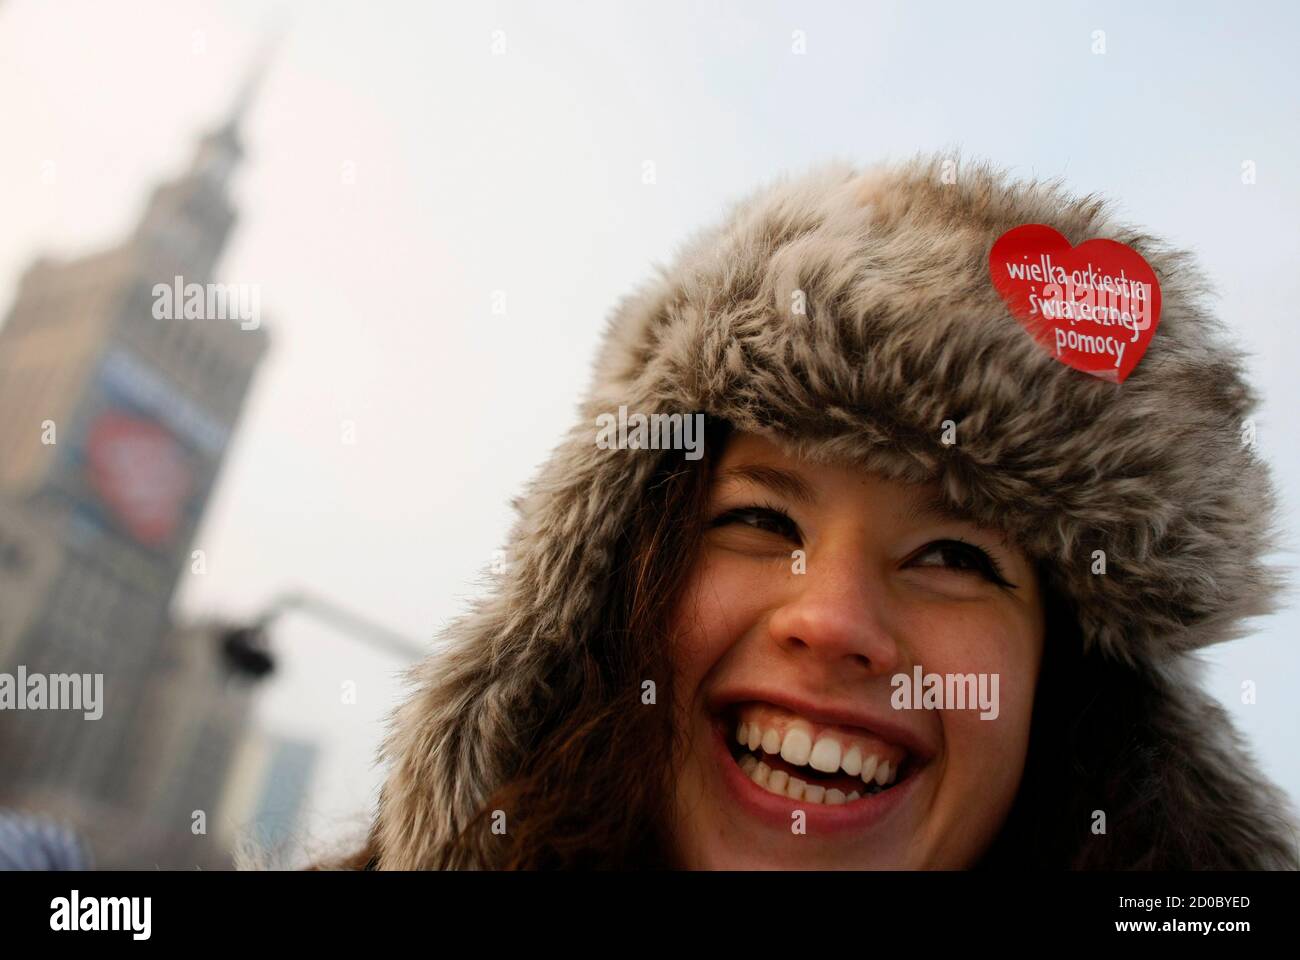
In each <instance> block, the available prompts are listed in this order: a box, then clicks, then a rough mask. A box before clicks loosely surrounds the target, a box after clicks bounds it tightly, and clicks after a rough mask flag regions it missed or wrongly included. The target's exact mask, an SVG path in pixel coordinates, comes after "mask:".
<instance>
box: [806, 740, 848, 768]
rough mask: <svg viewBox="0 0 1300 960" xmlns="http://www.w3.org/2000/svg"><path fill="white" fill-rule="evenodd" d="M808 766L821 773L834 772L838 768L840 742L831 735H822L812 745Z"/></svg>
mask: <svg viewBox="0 0 1300 960" xmlns="http://www.w3.org/2000/svg"><path fill="white" fill-rule="evenodd" d="M808 766H810V767H812V768H813V769H814V770H820V771H821V772H822V773H834V772H835V771H836V770H838V769H839V768H840V742H839V741H838V740H836V739H834V738H832V737H822V738H821V739H820V740H818V741H817V743H815V744H814V745H813V748H812V756H810V757H809V758H808Z"/></svg>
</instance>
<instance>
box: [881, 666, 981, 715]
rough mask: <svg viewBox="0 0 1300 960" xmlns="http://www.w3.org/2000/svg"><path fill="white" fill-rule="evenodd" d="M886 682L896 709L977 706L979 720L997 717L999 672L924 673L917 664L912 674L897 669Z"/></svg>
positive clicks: (891, 702) (965, 707)
mask: <svg viewBox="0 0 1300 960" xmlns="http://www.w3.org/2000/svg"><path fill="white" fill-rule="evenodd" d="M889 685H890V686H891V687H893V688H894V692H893V694H892V695H891V696H890V698H889V703H890V705H891V706H892V707H893V708H894V709H895V710H976V709H978V710H979V711H980V719H981V720H996V719H997V717H998V712H999V707H998V674H996V673H942V674H940V673H927V674H925V675H924V676H922V674H921V667H920V665H919V664H918V665H917V666H915V667H913V668H912V675H911V676H908V675H907V674H905V673H896V674H894V676H893V677H891V678H890V681H889Z"/></svg>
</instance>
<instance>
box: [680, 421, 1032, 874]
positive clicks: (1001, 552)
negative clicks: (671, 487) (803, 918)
mask: <svg viewBox="0 0 1300 960" xmlns="http://www.w3.org/2000/svg"><path fill="white" fill-rule="evenodd" d="M935 492H936V488H932V487H920V486H913V485H908V484H903V483H897V482H894V481H889V480H886V479H883V478H881V477H879V476H877V475H875V474H870V473H867V472H865V471H863V470H860V469H856V468H852V467H843V466H824V465H814V464H810V463H805V462H803V461H799V460H795V459H793V458H791V457H790V456H788V455H786V454H784V453H783V452H782V451H781V450H780V449H779V448H778V447H777V446H775V445H774V444H772V443H770V442H769V441H767V440H764V439H763V438H760V437H758V436H755V435H751V434H738V435H735V436H733V437H732V438H731V441H730V442H729V444H728V446H727V449H726V450H725V452H724V454H723V456H722V458H721V460H720V462H719V464H718V468H717V470H716V471H715V475H714V480H713V486H712V489H711V491H710V495H709V497H710V501H709V507H708V514H707V518H708V524H707V529H706V531H705V534H704V539H703V542H702V544H701V548H700V552H699V554H698V556H697V557H696V558H695V562H694V565H693V568H692V571H691V573H690V575H689V578H688V583H687V587H686V590H685V593H684V596H683V599H682V602H681V604H680V605H679V607H678V609H677V615H676V619H675V622H674V628H675V629H674V636H675V640H674V647H673V657H674V663H675V665H676V669H677V674H676V680H675V683H676V685H677V686H676V695H677V696H676V703H677V705H678V711H677V714H676V716H675V718H674V719H675V723H676V724H677V730H678V732H679V733H680V734H681V736H680V737H679V738H678V739H679V740H680V741H681V748H682V749H683V750H684V755H679V756H678V757H677V762H676V764H675V767H674V769H675V771H676V773H677V780H676V785H675V796H674V805H675V812H676V826H675V837H674V839H675V846H676V851H675V852H676V855H677V858H678V860H679V862H680V865H681V866H683V867H686V868H689V869H762V868H781V869H790V868H817V869H836V868H848V869H859V868H873V867H879V868H895V869H934V868H948V869H960V868H966V867H970V866H972V865H974V863H975V862H976V861H977V860H978V858H979V857H980V855H981V854H982V852H983V851H984V850H985V849H986V848H987V847H988V845H989V844H990V842H991V841H992V839H993V837H994V836H995V835H996V833H997V831H998V829H999V828H1000V826H1001V825H1002V822H1003V820H1004V819H1005V817H1006V815H1007V812H1008V810H1009V809H1010V806H1011V803H1012V801H1013V799H1014V797H1015V793H1016V790H1017V788H1018V786H1019V782H1020V777H1021V772H1022V770H1023V767H1024V759H1025V751H1026V747H1027V743H1028V738H1029V720H1030V713H1031V708H1032V706H1033V696H1034V686H1035V683H1036V680H1037V677H1038V670H1039V664H1040V659H1041V653H1042V643H1043V629H1044V616H1043V604H1042V598H1041V596H1040V593H1039V585H1038V583H1037V581H1036V578H1035V573H1034V569H1033V567H1032V565H1031V564H1030V563H1029V562H1028V561H1027V559H1026V558H1025V557H1024V556H1023V555H1022V554H1021V553H1020V551H1018V550H1017V549H1015V548H1014V547H1012V546H1010V545H1009V544H1008V543H1007V542H1005V541H1004V539H1003V537H1002V535H1001V534H1000V533H998V532H997V531H993V530H989V529H985V528H981V527H978V526H975V525H974V524H972V523H970V522H968V521H965V520H962V519H957V518H952V517H947V516H944V515H943V513H942V512H940V511H941V508H937V507H936V506H935V505H934V503H932V502H931V497H932V495H933V494H934V493H935ZM999 577H1000V578H1002V579H1003V580H1005V581H1008V582H1009V583H1010V584H1014V586H1004V585H1002V584H1001V583H999ZM918 671H919V676H920V677H921V680H920V682H919V683H918V682H917V681H916V680H915V674H916V672H918ZM931 675H937V677H938V679H939V683H938V684H936V682H935V677H933V676H931ZM895 677H900V680H898V681H894V678H895ZM959 687H960V693H962V694H963V695H965V696H966V697H967V699H966V701H965V707H966V708H965V709H960V708H959V706H960V705H961V703H960V701H958V700H957V699H956V695H957V694H958V692H959V689H958V688H959ZM904 688H905V690H906V692H907V693H908V694H911V693H913V692H914V691H915V690H916V689H917V688H919V690H920V692H921V694H922V696H921V697H919V698H913V700H912V702H910V703H909V702H907V701H905V700H904V699H903V693H904ZM927 691H928V692H929V697H928V699H927V696H926V693H927ZM981 692H982V693H983V694H984V696H983V701H982V703H981V702H980V696H979V695H980V693H981ZM927 704H928V705H929V706H931V707H939V708H940V709H922V708H921V707H923V706H925V705H927ZM982 715H983V718H982ZM738 734H740V735H743V736H744V738H745V742H744V744H743V745H742V744H741V743H740V742H738Z"/></svg>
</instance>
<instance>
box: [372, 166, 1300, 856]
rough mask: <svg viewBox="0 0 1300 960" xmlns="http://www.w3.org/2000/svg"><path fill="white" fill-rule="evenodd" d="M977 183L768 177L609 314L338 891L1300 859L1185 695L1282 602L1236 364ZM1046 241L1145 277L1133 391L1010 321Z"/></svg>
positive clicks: (1279, 805) (1292, 831) (1023, 190)
mask: <svg viewBox="0 0 1300 960" xmlns="http://www.w3.org/2000/svg"><path fill="white" fill-rule="evenodd" d="M952 169H953V168H952V167H951V166H950V165H949V166H945V165H944V161H943V160H942V158H936V159H934V160H929V161H916V162H913V163H911V164H908V165H905V166H901V167H898V168H893V169H887V170H878V171H872V172H868V173H863V172H861V171H858V170H856V169H854V168H852V167H850V166H848V165H846V164H842V163H832V164H828V165H825V166H822V167H820V168H818V169H815V170H813V171H811V172H810V173H808V174H806V175H804V176H802V177H799V178H794V179H782V180H779V181H777V182H775V183H773V184H771V185H769V186H767V187H765V188H763V189H762V190H759V191H757V192H756V193H755V194H753V195H752V196H751V197H749V198H748V199H746V200H744V201H743V202H740V203H737V204H735V205H734V206H733V207H731V208H730V210H729V211H728V213H727V216H726V218H725V219H724V221H723V222H722V223H721V224H719V225H718V226H716V227H714V228H712V229H710V230H706V231H701V232H700V233H698V234H697V235H696V236H694V237H693V238H691V240H690V242H689V243H688V244H687V245H686V246H685V247H684V248H683V249H682V250H681V251H680V253H679V255H678V257H677V260H676V262H675V263H674V264H673V265H672V266H671V267H670V268H667V269H665V268H659V271H658V276H657V277H656V278H655V279H654V280H652V281H651V282H650V283H648V284H646V285H645V286H643V287H642V288H641V289H640V290H639V291H637V292H636V293H635V294H634V295H632V296H631V297H628V298H627V299H625V300H624V301H622V302H621V303H620V304H619V306H618V308H617V309H616V311H615V312H614V315H613V316H612V318H611V321H610V324H609V327H608V330H607V332H606V338H605V342H604V345H603V348H602V351H601V354H600V356H599V358H598V361H597V366H596V377H595V380H594V383H593V385H592V388H591V390H590V392H589V395H588V397H587V400H586V402H585V406H584V408H583V413H582V416H581V418H580V420H579V423H578V424H577V425H576V426H575V427H574V428H573V429H572V430H571V431H570V433H569V434H568V435H567V437H566V439H565V441H564V442H563V444H562V445H561V446H560V447H559V449H557V451H556V452H555V454H554V455H553V456H552V458H551V460H550V462H549V463H548V464H547V465H546V466H545V468H544V469H543V470H542V472H541V474H540V475H539V477H538V478H537V479H536V480H535V481H534V483H533V484H532V486H531V487H530V489H529V491H528V492H527V494H526V496H524V497H522V498H520V499H519V500H517V501H516V507H517V509H518V511H519V519H518V521H517V523H516V525H515V527H514V529H513V531H512V534H511V537H510V541H509V544H508V549H507V551H506V563H505V565H504V568H503V570H502V572H501V575H500V579H499V583H498V587H497V590H496V592H495V594H494V595H492V596H491V597H490V598H489V599H486V600H484V601H482V602H480V603H479V604H478V605H477V606H476V608H475V609H474V610H472V611H471V612H470V613H469V614H468V615H466V616H464V617H463V618H462V619H460V620H459V621H457V622H456V623H455V624H454V625H453V626H452V627H450V628H449V630H448V632H447V635H446V638H445V639H446V641H447V642H446V643H445V644H440V649H439V652H438V653H437V654H435V655H433V656H431V657H430V658H429V659H428V660H427V661H426V662H425V663H423V664H421V665H420V666H419V667H418V668H417V669H416V670H415V671H414V673H413V675H412V681H413V685H414V689H413V692H412V693H411V695H410V698H409V699H408V700H407V701H406V703H405V704H404V705H403V706H402V707H401V708H400V709H399V711H398V712H397V713H396V715H395V718H394V725H393V728H392V731H391V734H390V736H389V738H388V740H387V743H386V747H385V756H386V759H387V760H388V761H389V763H390V772H389V775H388V779H387V781H386V783H385V785H384V788H383V791H382V795H381V799H380V803H379V808H378V812H377V816H376V818H375V821H374V824H373V828H372V830H371V832H370V836H369V839H368V842H367V844H366V846H365V849H364V850H361V851H359V852H358V853H357V854H356V855H355V856H354V857H352V858H350V859H349V861H348V865H351V866H358V867H369V868H463V867H492V868H499V867H520V868H555V867H579V868H584V867H670V868H672V867H676V868H692V869H693V868H731V867H738V868H765V867H775V868H803V867H816V868H862V867H883V868H939V869H967V868H996V867H1018V868H1023V867H1026V866H1037V867H1045V868H1109V869H1114V868H1160V869H1197V868H1241V869H1253V868H1289V869H1294V868H1296V866H1297V839H1296V837H1297V835H1296V828H1295V825H1294V821H1293V819H1292V817H1291V814H1290V811H1289V810H1288V808H1287V804H1286V801H1285V799H1284V797H1283V796H1282V795H1281V793H1280V792H1279V791H1278V790H1277V789H1276V788H1275V787H1274V786H1273V785H1271V784H1270V783H1268V782H1267V781H1266V780H1265V779H1264V778H1263V777H1262V776H1261V775H1260V773H1259V772H1258V770H1257V768H1256V766H1255V763H1254V762H1253V760H1252V759H1251V757H1250V754H1249V752H1248V751H1247V749H1246V748H1245V746H1244V744H1243V743H1242V742H1241V740H1240V739H1239V738H1238V737H1237V735H1236V734H1235V732H1234V731H1233V729H1232V726H1231V724H1230V722H1229V719H1228V717H1227V716H1226V715H1225V713H1224V712H1223V710H1222V709H1220V708H1219V707H1218V706H1217V705H1216V704H1215V703H1214V702H1213V701H1212V700H1211V699H1210V698H1209V697H1207V696H1206V695H1205V694H1204V693H1203V692H1202V691H1201V689H1200V687H1199V685H1198V682H1197V679H1196V676H1197V671H1196V665H1197V664H1196V660H1195V659H1194V652H1195V651H1197V650H1199V649H1201V648H1203V647H1205V646H1207V645H1209V644H1213V643H1217V642H1221V641H1224V640H1228V639H1232V638H1235V637H1237V636H1239V635H1241V633H1242V632H1243V626H1242V621H1243V619H1244V618H1247V617H1249V616H1253V615H1257V614H1260V613H1263V612H1267V611H1269V610H1271V609H1273V603H1274V600H1273V597H1274V595H1275V593H1276V592H1277V590H1278V588H1279V585H1280V581H1279V578H1278V577H1277V575H1276V574H1275V573H1274V572H1273V571H1272V570H1270V569H1269V568H1268V567H1266V566H1265V565H1264V563H1263V559H1262V558H1263V556H1264V555H1265V554H1266V553H1267V552H1268V551H1269V550H1270V549H1271V548H1272V546H1273V539H1272V538H1273V532H1272V530H1273V528H1272V523H1273V510H1274V495H1273V491H1272V487H1271V483H1270V480H1269V477H1268V474H1267V470H1266V467H1265V465H1264V463H1263V462H1262V461H1261V460H1260V459H1259V458H1258V457H1257V456H1256V455H1255V453H1254V451H1253V450H1252V449H1251V448H1250V446H1249V445H1248V444H1244V443H1243V442H1242V437H1243V430H1244V429H1246V427H1247V425H1248V424H1249V418H1250V415H1251V413H1252V411H1253V409H1254V407H1255V405H1256V402H1257V398H1256V396H1255V394H1254V392H1253V390H1252V388H1251V387H1250V386H1249V384H1248V383H1247V382H1246V381H1245V379H1244V374H1243V369H1244V365H1243V361H1242V358H1241V356H1240V354H1239V351H1238V350H1237V349H1236V348H1235V347H1234V346H1233V345H1232V343H1231V341H1230V340H1229V338H1228V336H1227V335H1226V334H1225V332H1224V331H1223V330H1222V329H1221V328H1220V326H1219V324H1218V323H1217V322H1216V320H1215V319H1214V318H1213V317H1212V316H1211V315H1210V314H1208V313H1207V312H1206V309H1205V307H1204V305H1203V303H1202V299H1201V298H1202V296H1203V290H1204V284H1203V283H1202V282H1201V280H1200V274H1199V272H1198V269H1197V267H1196V266H1195V264H1194V263H1193V262H1192V261H1191V260H1190V259H1189V257H1188V256H1187V255H1186V254H1183V253H1180V252H1178V251H1175V250H1171V249H1169V248H1167V247H1166V246H1164V245H1163V244H1161V243H1160V242H1158V241H1157V240H1155V239H1153V238H1151V237H1150V236H1148V235H1146V234H1144V233H1141V232H1138V231H1136V230H1133V229H1131V228H1129V227H1126V226H1124V225H1122V224H1118V223H1116V222H1114V221H1113V220H1112V219H1111V218H1110V216H1109V214H1108V212H1107V209H1106V207H1105V205H1104V204H1102V203H1100V202H1098V201H1096V200H1093V199H1083V200H1079V199H1072V198H1070V197H1068V196H1066V195H1065V194H1064V193H1063V192H1062V191H1061V190H1060V189H1059V188H1058V187H1056V186H1052V185H1046V186H1045V185H1043V184H1035V183H1028V184H1026V183H1015V182H1011V181H1009V180H1008V179H1007V178H1006V177H1005V176H1003V175H1001V174H999V173H997V172H995V171H992V170H990V169H987V168H974V169H971V168H962V169H958V170H956V176H955V178H954V177H953V176H943V175H942V174H944V173H947V172H950V171H951V170H952ZM1023 224H1048V225H1050V226H1052V227H1054V228H1055V229H1056V230H1058V231H1060V232H1061V233H1063V234H1064V235H1065V236H1066V237H1067V238H1068V239H1069V241H1070V242H1071V243H1073V244H1079V243H1081V242H1083V241H1085V240H1088V239H1092V238H1099V237H1104V238H1108V239H1111V240H1115V241H1118V242H1120V243H1123V244H1126V245H1127V246H1129V247H1130V248H1132V249H1133V250H1135V251H1136V252H1137V253H1138V254H1140V255H1141V256H1142V257H1143V258H1144V259H1145V260H1146V261H1147V262H1148V263H1149V264H1150V265H1151V267H1152V268H1153V269H1154V271H1155V274H1156V276H1157V277H1158V279H1159V284H1160V289H1161V293H1162V296H1163V310H1162V314H1161V318H1160V321H1159V327H1158V332H1157V333H1156V334H1154V336H1153V338H1152V339H1151V341H1150V345H1149V349H1148V350H1147V353H1146V354H1145V356H1143V358H1142V359H1141V361H1140V363H1138V365H1137V366H1136V368H1135V369H1133V371H1132V373H1131V375H1130V376H1129V377H1128V378H1127V379H1125V380H1124V381H1123V382H1122V383H1116V382H1106V381H1104V380H1102V379H1099V378H1098V377H1095V376H1090V375H1089V374H1087V373H1084V372H1081V371H1080V370H1077V369H1071V368H1070V367H1068V366H1065V365H1064V364H1062V363H1061V362H1059V361H1058V360H1057V359H1056V358H1055V357H1054V356H1052V355H1051V353H1050V352H1049V351H1047V350H1044V349H1043V348H1042V346H1040V344H1039V343H1036V342H1035V341H1034V339H1033V338H1032V337H1031V336H1029V335H1028V334H1027V333H1026V331H1025V329H1024V328H1022V326H1021V325H1020V324H1019V323H1017V322H1016V319H1015V318H1014V317H1013V316H1012V315H1011V314H1010V313H1009V312H1008V307H1007V306H1006V304H1005V303H1004V301H1003V300H1002V299H1001V298H1000V297H999V295H998V292H997V290H995V289H994V287H993V285H992V283H991V282H990V276H989V261H988V256H989V251H990V249H991V247H992V245H993V243H994V241H995V240H997V239H998V237H999V236H1001V235H1003V234H1004V233H1006V232H1007V231H1009V230H1011V229H1012V228H1015V227H1017V226H1020V225H1023ZM701 414H702V416H701V417H699V419H696V416H695V415H701ZM656 415H657V416H656ZM615 421H617V423H618V426H617V429H615V428H614V426H613V424H614V423H615ZM701 421H702V423H703V425H704V429H703V435H702V436H694V437H693V436H692V432H691V431H692V427H693V426H694V425H696V424H698V423H700V422H701ZM665 447H671V448H673V449H664V448H665Z"/></svg>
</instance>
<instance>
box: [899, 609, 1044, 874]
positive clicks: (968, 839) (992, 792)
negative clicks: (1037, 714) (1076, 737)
mask: <svg viewBox="0 0 1300 960" xmlns="http://www.w3.org/2000/svg"><path fill="white" fill-rule="evenodd" d="M926 636H927V640H928V641H929V642H926V643H918V644H917V648H916V649H914V653H915V655H916V662H917V663H919V664H920V666H921V667H922V669H923V672H924V673H926V674H929V673H936V674H939V675H940V676H942V677H945V678H946V677H947V676H949V675H961V676H966V675H968V674H974V675H975V678H976V681H977V682H976V692H977V694H978V695H979V696H978V698H977V699H981V700H982V702H981V703H976V704H974V705H971V704H969V703H968V704H967V707H968V708H967V709H961V710H958V709H952V708H951V706H950V705H947V704H945V706H946V707H948V709H944V710H943V711H942V712H941V713H940V721H941V723H942V726H943V751H944V756H943V778H942V782H941V783H940V785H939V788H938V792H937V795H936V802H937V806H936V814H937V816H938V823H936V824H935V826H936V827H938V828H939V829H938V832H939V834H940V837H939V838H936V839H937V840H938V842H937V843H936V850H935V851H934V856H935V859H936V860H937V861H938V862H937V863H935V864H934V865H936V866H939V865H942V866H945V867H958V868H961V867H966V866H969V865H970V864H971V863H973V862H974V861H975V860H976V859H978V857H979V856H980V855H981V854H982V852H983V851H984V850H985V849H987V847H988V845H989V844H990V843H991V842H992V840H993V838H994V837H995V836H996V835H997V832H998V830H999V829H1001V826H1002V824H1003V822H1004V821H1005V818H1006V815H1007V813H1008V812H1009V811H1010V809H1011V805H1012V803H1013V802H1014V800H1015V795H1016V791H1017V789H1018V788H1019V785H1020V778H1021V775H1022V773H1023V770H1024V762H1025V753H1026V751H1027V749H1028V745H1029V727H1030V719H1031V717H1032V713H1033V701H1034V685H1035V683H1036V681H1037V671H1038V647H1037V641H1038V638H1037V637H1036V636H1034V635H1033V632H1032V625H1031V624H1029V623H1025V622H1021V621H1020V620H1018V619H1016V618H1008V617H988V618H970V617H966V618H963V619H961V620H956V619H954V620H952V621H950V622H947V623H944V624H941V623H937V622H930V623H929V624H928V629H927V631H926ZM941 638H943V642H941ZM994 714H996V715H994Z"/></svg>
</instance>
